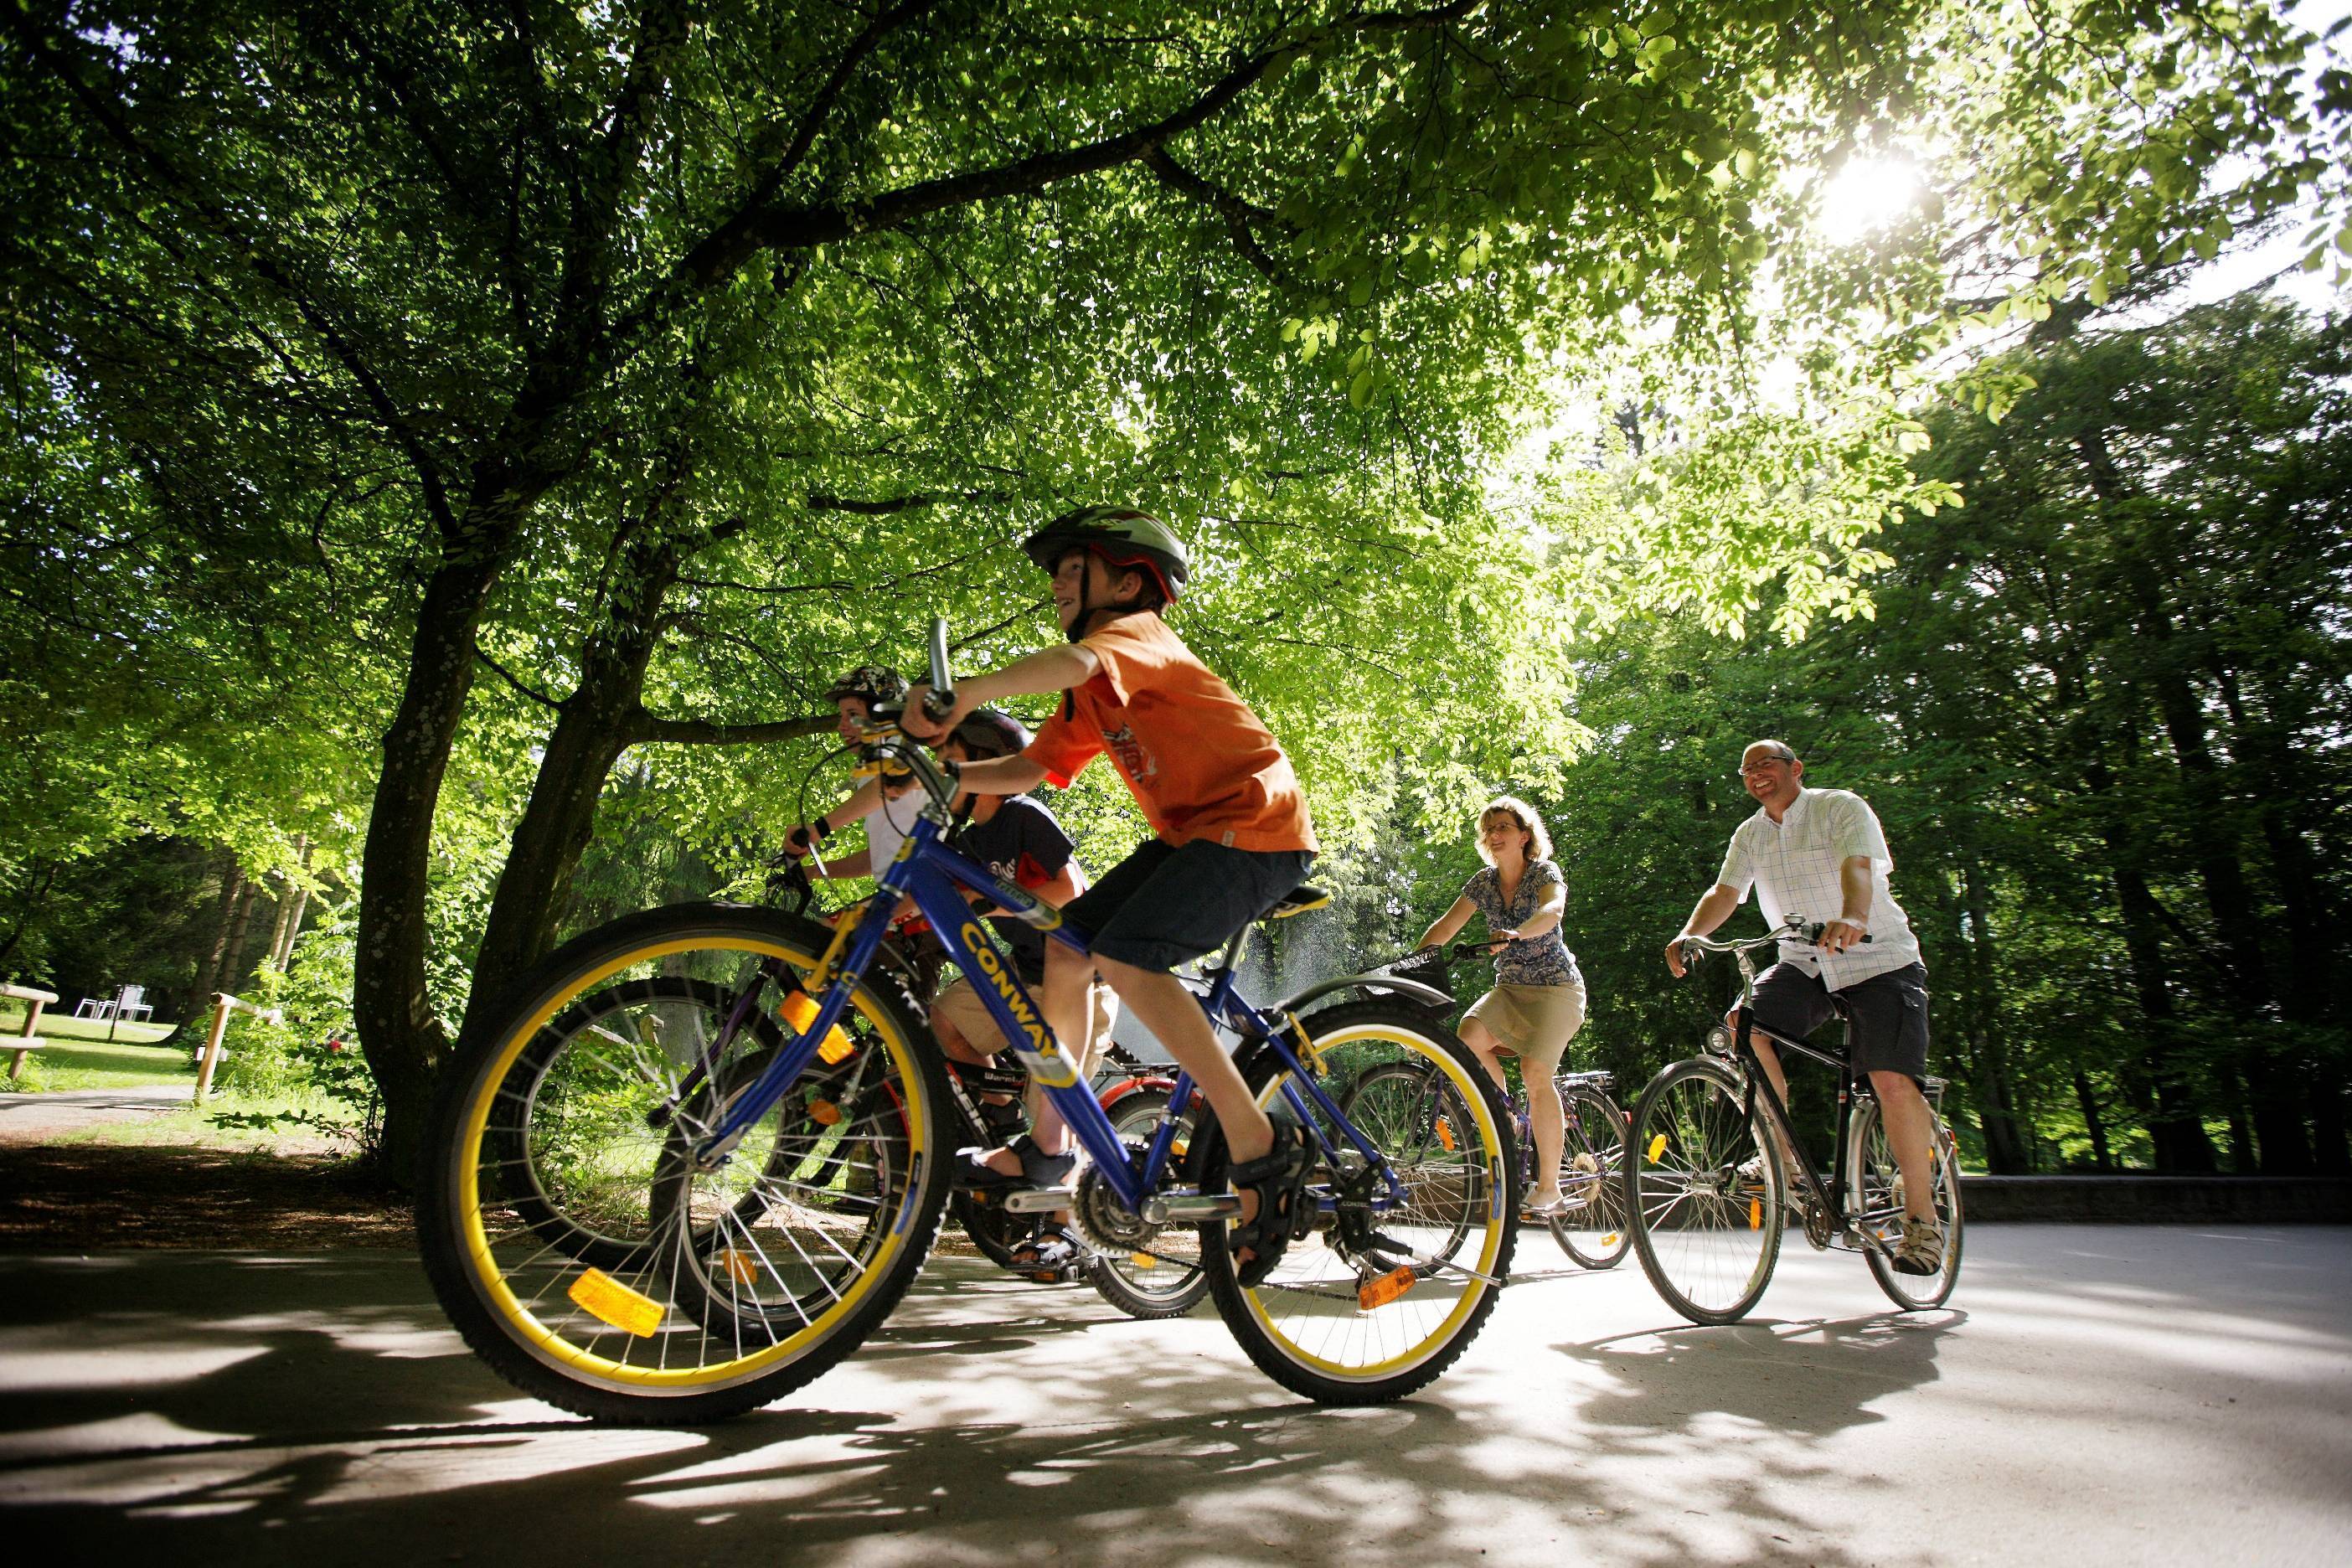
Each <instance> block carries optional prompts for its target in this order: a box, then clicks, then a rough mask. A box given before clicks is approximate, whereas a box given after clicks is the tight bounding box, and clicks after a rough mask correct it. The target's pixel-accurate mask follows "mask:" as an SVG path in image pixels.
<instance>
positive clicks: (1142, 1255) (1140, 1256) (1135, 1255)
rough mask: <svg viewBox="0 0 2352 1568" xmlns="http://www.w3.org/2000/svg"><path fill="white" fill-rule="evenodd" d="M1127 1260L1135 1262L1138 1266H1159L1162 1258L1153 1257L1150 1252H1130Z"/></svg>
mask: <svg viewBox="0 0 2352 1568" xmlns="http://www.w3.org/2000/svg"><path fill="white" fill-rule="evenodd" d="M1127 1260H1128V1261H1129V1263H1132V1264H1134V1265H1135V1266H1136V1267H1137V1268H1159V1267H1160V1259H1158V1258H1154V1257H1152V1256H1151V1254H1150V1253H1148V1252H1130V1253H1129V1254H1128V1255H1127Z"/></svg>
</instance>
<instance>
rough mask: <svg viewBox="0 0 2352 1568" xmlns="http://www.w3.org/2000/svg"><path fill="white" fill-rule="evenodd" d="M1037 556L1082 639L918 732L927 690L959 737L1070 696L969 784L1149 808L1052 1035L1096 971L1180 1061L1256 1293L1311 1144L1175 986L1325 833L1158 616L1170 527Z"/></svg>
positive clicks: (1070, 1030) (1132, 525)
mask: <svg viewBox="0 0 2352 1568" xmlns="http://www.w3.org/2000/svg"><path fill="white" fill-rule="evenodd" d="M1022 548H1023V550H1024V551H1025V552H1027V553H1028V555H1029V557H1030V559H1031V560H1033V561H1034V562H1036V563H1037V564H1038V565H1039V566H1041V567H1043V568H1044V569H1045V571H1047V572H1049V573H1051V574H1053V578H1054V605H1055V613H1056V615H1057V616H1059V618H1060V620H1061V623H1062V629H1063V631H1064V632H1065V633H1066V635H1067V637H1068V639H1069V640H1068V643H1067V644H1066V646H1065V647H1056V648H1045V649H1043V650H1041V651H1039V652H1036V653H1033V654H1031V655H1029V656H1028V657H1027V658H1021V659H1016V660H1014V661H1013V663H1011V664H1008V665H1006V666H1005V667H1004V668H1002V669H999V670H996V671H993V672H992V673H990V674H987V675H980V676H974V677H971V679H966V680H964V681H962V682H961V683H960V684H959V685H958V686H957V687H956V705H955V708H954V710H952V711H950V713H949V714H948V715H947V717H946V718H945V720H944V721H940V722H937V723H933V722H931V721H929V720H927V719H926V718H925V716H924V714H923V710H922V701H923V698H924V696H925V695H926V691H925V689H924V688H922V687H920V686H918V687H916V688H915V689H913V690H912V691H910V692H909V693H908V698H907V707H906V714H905V718H904V720H903V721H902V722H904V724H905V725H906V728H907V729H908V731H910V732H911V733H913V734H915V735H917V736H918V737H928V736H929V735H931V734H933V733H935V732H945V731H949V730H951V729H952V728H954V726H955V724H956V722H957V721H959V720H961V718H962V717H963V715H964V714H965V713H966V712H968V711H969V710H971V709H973V708H975V707H977V706H979V705H980V704H982V703H983V702H992V701H995V700H999V699H1001V698H1005V697H1017V696H1021V695H1023V694H1024V693H1030V692H1043V691H1061V692H1065V693H1066V697H1065V698H1064V700H1063V703H1062V710H1061V711H1060V712H1059V713H1058V714H1056V715H1055V717H1054V718H1053V719H1051V720H1049V721H1047V722H1046V724H1045V727H1044V728H1043V729H1042V730H1040V731H1038V732H1037V738H1036V739H1035V741H1034V742H1032V743H1031V745H1030V746H1029V749H1028V750H1027V751H1025V752H1022V753H1021V754H1020V755H1019V756H1017V757H1003V758H998V759H995V760H992V761H989V762H982V763H970V764H968V765H966V766H965V767H964V768H963V769H962V772H961V777H962V780H963V782H964V784H966V785H967V786H968V787H970V788H971V789H972V790H974V791H975V792H977V793H980V794H982V795H1013V794H1018V793H1020V792H1021V791H1024V790H1027V789H1033V788H1034V787H1035V786H1036V785H1037V784H1042V783H1045V782H1046V781H1048V780H1050V781H1052V782H1053V783H1054V784H1057V785H1064V786H1066V785H1067V784H1069V782H1070V781H1071V780H1072V779H1073V778H1075V777H1076V776H1077V774H1078V773H1079V771H1080V770H1081V769H1083V768H1084V767H1085V766H1086V765H1087V763H1090V762H1092V761H1093V760H1094V759H1095V758H1096V757H1097V756H1098V755H1100V754H1102V753H1104V752H1108V753H1109V755H1110V759H1111V764H1112V765H1113V766H1114V767H1116V768H1117V769H1118V773H1119V776H1120V777H1122V778H1124V779H1125V780H1126V781H1127V784H1128V788H1129V789H1130V790H1132V791H1133V792H1134V794H1135V798H1136V803H1137V804H1138V805H1140V806H1142V808H1143V815H1144V818H1145V820H1147V821H1149V822H1150V824H1151V828H1152V832H1153V834H1154V837H1151V838H1150V839H1148V840H1146V841H1145V842H1144V843H1143V844H1142V845H1140V846H1139V847H1137V849H1136V851H1135V853H1133V854H1132V855H1129V857H1128V858H1126V859H1125V860H1123V861H1121V862H1120V863H1119V864H1118V866H1116V867H1114V868H1111V869H1110V870H1109V871H1108V872H1107V873H1105V874H1104V876H1103V878H1102V879H1101V880H1100V881H1098V882H1097V883H1096V884H1095V885H1094V886H1093V887H1092V888H1091V889H1087V891H1086V892H1084V893H1082V894H1080V895H1079V896H1078V897H1077V898H1076V899H1074V900H1071V901H1070V902H1069V903H1068V904H1066V905H1065V906H1063V909H1062V918H1063V920H1064V921H1066V922H1067V923H1069V924H1070V925H1072V926H1075V927H1076V928H1077V929H1079V930H1081V931H1086V932H1087V933H1088V934H1089V936H1090V938H1091V940H1092V944H1093V950H1094V951H1093V953H1092V955H1091V956H1090V957H1089V956H1087V955H1083V954H1080V953H1078V952H1076V951H1075V950H1073V949H1071V948H1068V947H1066V946H1064V945H1062V944H1061V943H1059V942H1049V943H1047V944H1046V949H1045V995H1044V996H1043V997H1042V998H1040V1001H1041V1003H1042V1005H1043V1006H1044V1008H1045V1019H1046V1022H1047V1023H1049V1024H1050V1025H1052V1026H1053V1029H1054V1033H1055V1036H1056V1037H1058V1038H1060V1039H1064V1040H1082V1039H1084V1038H1085V1037H1086V1028H1087V1011H1086V1006H1087V1001H1086V998H1087V983H1088V982H1089V981H1090V980H1091V978H1092V976H1093V972H1095V971H1097V970H1098V971H1099V972H1100V973H1101V975H1102V977H1103V978H1104V979H1105V980H1107V981H1108V982H1109V983H1110V987H1111V989H1112V990H1113V991H1116V992H1117V993H1118V995H1119V998H1120V1000H1122V1001H1123V1002H1125V1003H1126V1004H1127V1005H1128V1006H1129V1008H1130V1009H1131V1010H1132V1011H1133V1012H1134V1014H1135V1016H1137V1017H1139V1018H1140V1019H1141V1020H1142V1021H1143V1024H1144V1026H1145V1027H1147V1028H1149V1029H1150V1031H1151V1032H1152V1034H1153V1035H1154V1036H1155V1037H1158V1038H1159V1040H1160V1043H1161V1044H1162V1045H1164V1046H1166V1047H1168V1050H1169V1053H1170V1054H1171V1055H1172V1056H1173V1057H1174V1058H1176V1060H1177V1061H1178V1063H1179V1064H1181V1066H1182V1067H1183V1068H1184V1069H1185V1070H1186V1071H1187V1072H1189V1073H1191V1074H1192V1081H1193V1082H1194V1083H1196V1084H1198V1085H1199V1086H1200V1089H1201V1092H1202V1094H1204V1095H1205V1096H1207V1098H1208V1101H1209V1105H1210V1108H1211V1109H1212V1110H1214V1111H1215V1112H1216V1116H1217V1121H1218V1123H1219V1125H1220V1126H1222V1127H1223V1129H1224V1132H1225V1138H1226V1142H1227V1144H1228V1147H1229V1148H1230V1149H1231V1151H1232V1154H1233V1159H1234V1165H1233V1167H1232V1169H1231V1171H1230V1172H1229V1173H1228V1174H1229V1176H1230V1179H1231V1180H1232V1182H1233V1185H1234V1191H1235V1192H1236V1193H1238V1194H1241V1196H1242V1214H1241V1217H1240V1219H1239V1220H1238V1221H1237V1222H1236V1223H1235V1224H1234V1226H1232V1227H1231V1229H1230V1231H1229V1232H1228V1237H1227V1239H1228V1242H1229V1244H1230V1245H1231V1246H1232V1247H1233V1249H1234V1258H1235V1261H1236V1263H1237V1264H1238V1265H1239V1270H1238V1272H1239V1276H1240V1279H1241V1281H1242V1283H1243V1284H1244V1285H1255V1284H1257V1283H1259V1282H1261V1281H1262V1280H1264V1279H1265V1276H1266V1274H1267V1273H1268V1272H1270V1271H1271V1270H1272V1269H1273V1268H1274V1265H1275V1262H1276V1259H1278V1258H1280V1257H1281V1255H1282V1251H1283V1248H1284V1247H1286V1246H1287V1245H1288V1242H1289V1238H1290V1237H1291V1236H1292V1235H1293V1234H1294V1233H1295V1230H1296V1228H1297V1226H1296V1223H1295V1222H1296V1221H1297V1220H1299V1219H1301V1218H1304V1217H1307V1216H1306V1215H1305V1214H1304V1212H1303V1210H1302V1208H1301V1205H1302V1203H1303V1201H1304V1200H1303V1197H1302V1195H1301V1194H1302V1193H1303V1190H1304V1187H1305V1184H1306V1180H1307V1169H1308V1165H1309V1153H1310V1151H1311V1149H1312V1146H1313V1145H1312V1141H1311V1139H1309V1138H1308V1136H1307V1132H1306V1130H1305V1129H1303V1128H1301V1127H1298V1126H1297V1124H1295V1123H1292V1122H1287V1121H1286V1122H1284V1123H1283V1124H1282V1125H1281V1127H1280V1128H1279V1129H1278V1130H1277V1128H1276V1125H1275V1124H1274V1123H1273V1122H1271V1121H1268V1120H1267V1117H1266V1114H1265V1111H1264V1110H1260V1109H1259V1107H1258V1104H1257V1101H1256V1099H1255V1097H1254V1096H1253V1095H1252V1094H1251V1093H1250V1091H1249V1089H1248V1087H1247V1086H1246V1085H1245V1084H1244V1082H1243V1081H1242V1075H1241V1071H1240V1069H1239V1068H1236V1067H1235V1066H1234V1062H1233V1058H1231V1057H1228V1056H1227V1055H1226V1054H1225V1052H1224V1050H1223V1048H1222V1047H1220V1046H1219V1045H1218V1044H1217V1038H1216V1035H1215V1033H1214V1032H1213V1030H1212V1029H1211V1028H1210V1027H1209V1022H1208V1018H1207V1017H1206V1016H1205V1015H1203V1014H1202V1011H1201V1007H1200V1004H1199V1003H1198V1002H1197V1001H1195V1000H1194V999H1193V997H1192V993H1191V992H1189V991H1187V990H1186V989H1185V988H1184V985H1183V983H1182V982H1181V981H1180V980H1178V979H1177V978H1176V977H1175V975H1174V974H1172V973H1170V971H1171V970H1173V969H1174V968H1175V967H1176V965H1178V964H1180V963H1184V962H1186V961H1187V960H1190V959H1194V958H1198V957H1200V956H1201V955H1202V954H1203V953H1205V952H1213V951H1214V950H1215V949H1217V948H1219V947H1221V946H1223V944H1224V942H1226V941H1227V940H1228V939H1229V938H1230V937H1232V935H1233V934H1234V932H1235V931H1239V930H1241V929H1242V927H1244V926H1245V925H1247V924H1248V923H1249V922H1250V921H1254V920H1255V919H1257V918H1258V917H1259V916H1260V915H1262V914H1264V913H1265V911H1266V910H1270V909H1272V908H1273V907H1274V906H1275V904H1276V903H1277V902H1278V901H1279V900H1281V899H1282V897H1283V895H1285V894H1286V893H1288V892H1289V891H1290V890H1291V889H1294V888H1296V887H1297V886H1298V884H1299V883H1300V882H1301V881H1302V880H1304V879H1305V878H1306V875H1307V866H1308V864H1309V863H1310V862H1312V861H1313V860H1314V858H1315V830H1314V827H1313V826H1312V825H1311V824H1310V823H1309V822H1308V821H1307V802H1306V799H1305V798H1304V797H1303V796H1302V795H1300V793H1299V789H1298V778H1297V774H1296V773H1293V772H1292V771H1291V767H1290V759H1289V758H1287V757H1286V756H1284V755H1283V753H1282V748H1281V747H1280V746H1278V745H1276V744H1275V741H1274V736H1273V735H1272V734H1271V733H1269V732H1268V731H1267V730H1266V727H1265V725H1264V724H1263V723H1261V722H1260V721H1259V720H1258V717H1257V715H1256V714H1255V713H1254V712H1252V711H1251V710H1250V707H1249V704H1247V703H1245V702H1244V701H1243V700H1241V699H1240V698H1239V697H1237V696H1235V695H1234V690H1233V688H1231V687H1229V686H1227V685H1226V684H1225V683H1224V682H1223V680H1222V679H1218V677H1217V676H1216V674H1215V673H1214V672H1213V671H1212V670H1211V669H1210V668H1208V666H1206V665H1204V664H1202V662H1201V661H1200V659H1199V658H1195V657H1194V655H1193V653H1192V649H1190V648H1188V647H1185V646H1184V644H1183V642H1182V640H1181V639H1180V638H1179V637H1177V636H1176V634H1175V633H1174V632H1172V631H1171V630H1169V629H1168V626H1167V624H1166V623H1165V622H1164V621H1162V620H1161V619H1160V608H1161V606H1163V605H1167V604H1170V603H1172V602H1173V601H1174V600H1175V599H1176V598H1177V597H1178V596H1179V595H1181V594H1182V592H1183V589H1184V580H1185V576H1186V570H1187V568H1186V562H1185V556H1184V547H1183V545H1182V543H1181V542H1179V541H1178V540H1177V538H1176V536H1175V535H1174V534H1173V533H1171V532H1170V531H1169V530H1168V529H1167V528H1166V526H1165V525H1163V524H1162V523H1161V522H1160V521H1159V519H1157V518H1154V517H1152V516H1150V514H1148V513H1145V512H1139V511H1130V510H1124V509H1121V508H1116V507H1084V508H1081V509H1080V510H1076V511H1074V512H1071V513H1069V514H1068V515H1067V516H1065V517H1061V518H1057V519H1055V521H1052V522H1050V523H1048V524H1046V525H1045V527H1044V528H1043V529H1040V530H1039V531H1037V532H1035V533H1034V534H1032V535H1031V536H1030V537H1029V538H1028V539H1027V540H1026V541H1024V542H1023V545H1022ZM1033 1136H1034V1139H1035V1141H1036V1142H1037V1145H1038V1147H1039V1149H1040V1150H1041V1151H1042V1152H1045V1153H1047V1154H1059V1153H1061V1152H1063V1151H1064V1150H1065V1149H1066V1147H1067V1142H1068V1138H1069V1132H1068V1130H1067V1129H1066V1127H1064V1126H1063V1125H1062V1123H1061V1121H1060V1119H1059V1118H1058V1117H1055V1116H1052V1115H1051V1114H1050V1108H1048V1114H1047V1115H1045V1116H1043V1117H1041V1118H1040V1119H1039V1121H1038V1124H1037V1126H1036V1127H1035V1129H1034V1132H1033Z"/></svg>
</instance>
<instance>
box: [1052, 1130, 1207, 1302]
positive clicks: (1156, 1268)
mask: <svg viewBox="0 0 2352 1568" xmlns="http://www.w3.org/2000/svg"><path fill="white" fill-rule="evenodd" d="M1169 1100H1170V1096H1169V1091H1168V1090H1166V1089H1132V1090H1130V1091H1129V1092H1128V1093H1127V1094H1125V1095H1122V1096H1120V1098H1119V1100H1118V1103H1117V1104H1116V1105H1114V1106H1112V1107H1111V1108H1110V1124H1111V1130H1112V1131H1115V1132H1117V1133H1118V1135H1119V1139H1120V1141H1121V1142H1125V1143H1126V1144H1127V1146H1128V1147H1129V1149H1130V1150H1133V1151H1135V1152H1139V1153H1140V1152H1142V1151H1143V1150H1145V1149H1147V1148H1148V1147H1149V1146H1150V1138H1151V1136H1152V1133H1153V1131H1155V1130H1156V1129H1157V1128H1158V1126H1159V1124H1160V1117H1161V1116H1162V1114H1164V1113H1165V1112H1166V1110H1167V1109H1168V1105H1169ZM1186 1121H1188V1122H1189V1121H1192V1118H1191V1117H1189V1116H1188V1117H1187V1118H1186ZM1190 1153H1191V1140H1190V1135H1189V1134H1188V1133H1186V1132H1184V1131H1181V1130H1180V1131H1178V1133H1177V1135H1176V1146H1175V1148H1174V1149H1173V1150H1172V1151H1171V1154H1170V1159H1169V1168H1170V1169H1171V1170H1174V1171H1181V1170H1183V1169H1184V1168H1185V1165H1186V1163H1188V1156H1189V1155H1190ZM1126 1223H1134V1222H1132V1221H1128V1222H1126ZM1079 1228H1080V1231H1081V1233H1083V1232H1084V1230H1085V1227H1084V1226H1080V1227H1079ZM1087 1246H1088V1247H1092V1248H1094V1249H1095V1252H1094V1257H1093V1259H1092V1261H1091V1265H1090V1268H1089V1269H1088V1273H1087V1282H1088V1283H1089V1284H1091V1285H1093V1286H1094V1288H1095V1290H1096V1291H1097V1294H1099V1295H1100V1296H1101V1297H1102V1299H1103V1300H1106V1301H1108V1302H1109V1303H1110V1304H1111V1305H1112V1306H1114V1307H1116V1308H1118V1310H1120V1311H1122V1312H1124V1313H1126V1314H1127V1315H1128V1316H1129V1317H1130V1318H1133V1319H1135V1320H1136V1321H1139V1322H1153V1321H1159V1320H1160V1319H1164V1318H1181V1317H1182V1316H1184V1314H1186V1313H1187V1312H1190V1311H1191V1310H1192V1309H1193V1308H1195V1307H1197V1306H1199V1305H1200V1304H1201V1300H1202V1298H1203V1297H1205V1296H1206V1295H1208V1293H1209V1280H1208V1276H1207V1275H1206V1273H1204V1272H1203V1271H1202V1267H1201V1261H1200V1258H1201V1232H1200V1228H1199V1227H1198V1226H1160V1227H1159V1228H1158V1229H1157V1230H1156V1231H1153V1232H1152V1233H1151V1234H1150V1235H1148V1236H1144V1237H1140V1238H1139V1241H1138V1242H1136V1243H1132V1244H1130V1245H1129V1246H1127V1247H1119V1246H1118V1245H1116V1244H1114V1243H1111V1242H1109V1241H1108V1239H1105V1240H1097V1238H1095V1237H1087Z"/></svg>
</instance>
